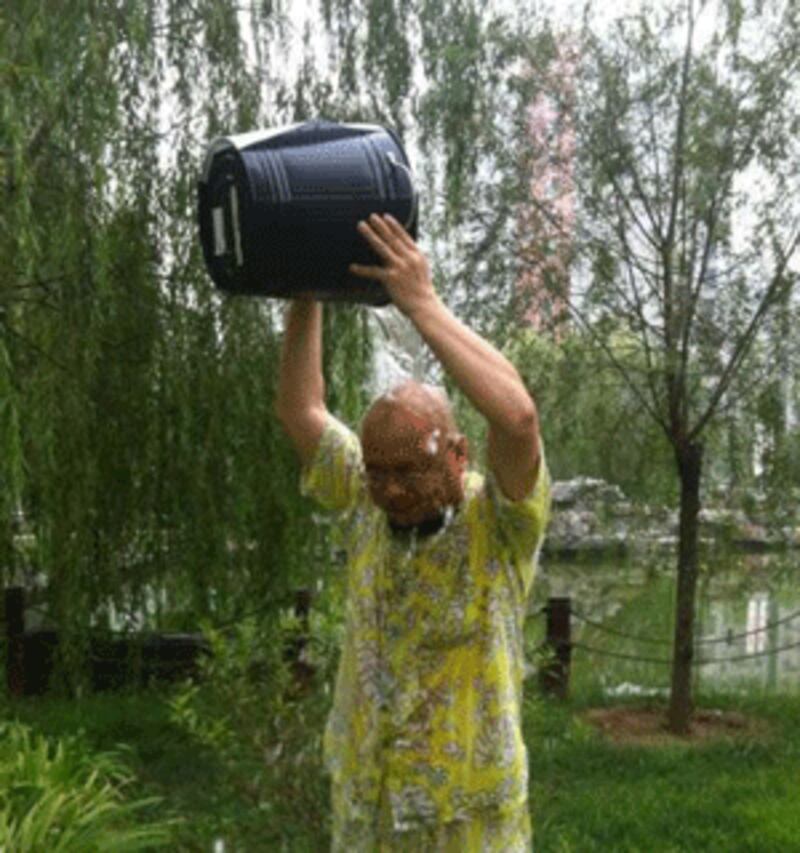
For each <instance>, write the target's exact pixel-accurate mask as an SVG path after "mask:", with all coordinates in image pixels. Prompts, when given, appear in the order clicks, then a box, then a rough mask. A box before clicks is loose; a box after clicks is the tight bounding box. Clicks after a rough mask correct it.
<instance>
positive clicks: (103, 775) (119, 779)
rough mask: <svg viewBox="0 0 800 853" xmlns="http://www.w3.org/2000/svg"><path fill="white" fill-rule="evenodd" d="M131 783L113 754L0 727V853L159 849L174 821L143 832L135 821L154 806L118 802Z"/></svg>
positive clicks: (17, 728)
mask: <svg viewBox="0 0 800 853" xmlns="http://www.w3.org/2000/svg"><path fill="white" fill-rule="evenodd" d="M131 781H132V777H131V776H130V774H129V772H128V771H127V769H126V767H125V765H124V763H123V761H122V759H121V757H120V756H119V755H117V754H114V753H99V754H98V753H95V754H91V753H89V752H88V751H87V750H86V748H85V747H84V745H83V744H81V743H80V742H79V741H78V739H76V738H74V737H69V738H62V739H59V740H58V741H56V742H55V743H51V742H50V741H48V740H47V739H46V738H44V737H42V736H41V735H35V734H32V733H31V731H30V729H29V728H28V727H27V726H25V725H23V724H21V723H18V722H0V850H9V851H12V850H20V851H22V850H48V849H53V850H59V851H63V853H93V851H97V853H101V851H102V852H104V851H107V850H113V851H115V853H123V851H132V850H147V849H152V848H153V847H156V846H160V845H162V844H165V843H166V842H167V841H169V839H170V837H171V825H172V824H173V823H174V821H165V822H164V821H162V822H160V823H155V822H151V823H149V824H148V823H145V824H142V818H141V816H140V815H139V814H137V813H138V812H140V811H141V810H142V809H146V808H147V807H149V806H150V805H152V804H154V803H156V802H157V801H158V800H157V798H147V799H140V800H138V801H133V802H124V797H123V788H124V787H125V786H127V785H128V784H129V783H130V782H131Z"/></svg>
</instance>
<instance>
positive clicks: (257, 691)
mask: <svg viewBox="0 0 800 853" xmlns="http://www.w3.org/2000/svg"><path fill="white" fill-rule="evenodd" d="M337 622H338V620H337V619H335V618H333V617H328V616H326V615H325V614H322V613H320V612H319V610H318V609H315V611H314V612H313V613H312V621H311V637H310V638H309V647H307V651H308V654H307V655H305V658H306V659H305V660H304V664H305V668H304V673H305V677H304V678H301V677H298V676H296V675H295V674H294V673H293V669H292V667H291V666H290V664H289V663H288V662H287V661H286V659H285V658H286V654H285V650H286V649H287V648H290V647H291V644H292V641H293V640H294V639H296V636H297V632H298V630H299V625H298V622H297V620H296V618H295V617H294V616H290V615H288V614H283V615H282V616H281V618H280V619H275V618H274V617H273V618H270V619H268V620H261V621H256V620H253V619H250V620H246V621H244V622H242V623H240V624H239V625H237V626H236V627H235V629H234V630H232V631H230V632H228V633H223V632H221V631H217V630H214V629H213V628H210V627H208V626H205V627H204V634H205V636H206V638H207V640H208V642H209V644H210V646H211V650H212V654H211V655H210V656H209V657H208V658H206V659H204V660H203V661H202V663H201V677H200V679H199V680H198V681H197V682H194V681H191V680H190V681H188V682H186V683H185V685H184V686H183V688H182V689H181V690H180V691H179V692H178V694H177V695H176V696H175V697H174V698H173V699H172V701H171V707H172V714H173V719H174V720H175V721H176V722H177V723H178V724H179V725H181V726H182V727H183V728H185V729H186V730H187V731H188V732H189V733H191V734H192V735H193V736H194V737H196V738H197V739H198V740H199V741H200V742H201V743H203V744H204V745H206V746H208V747H210V748H211V749H212V750H213V751H214V753H215V755H216V757H217V758H218V760H219V763H220V765H221V766H222V767H223V768H224V769H223V778H222V779H218V780H216V781H217V783H218V784H219V785H220V787H221V789H222V790H223V791H224V802H223V803H222V804H221V807H220V808H218V809H216V812H217V814H216V815H215V817H214V821H215V824H214V825H213V826H205V827H203V828H202V832H203V835H204V837H206V838H207V837H209V835H210V834H212V833H213V835H215V836H221V837H222V838H224V840H225V841H226V842H227V843H229V844H230V845H232V846H233V848H234V849H245V850H255V849H270V850H273V849H274V850H305V849H308V850H316V849H324V848H325V846H326V845H327V844H328V838H329V826H328V813H329V798H330V789H329V781H328V779H327V777H326V775H325V773H324V769H323V764H322V734H323V731H324V727H325V721H326V718H327V714H328V711H329V709H330V704H331V692H332V691H331V684H332V680H333V676H334V670H335V666H336V663H337V656H338V653H337V647H338V635H337V632H338V631H339V630H340V629H339V627H337ZM310 667H313V671H312V670H311V669H310ZM302 674H303V673H300V675H302ZM198 829H199V828H198Z"/></svg>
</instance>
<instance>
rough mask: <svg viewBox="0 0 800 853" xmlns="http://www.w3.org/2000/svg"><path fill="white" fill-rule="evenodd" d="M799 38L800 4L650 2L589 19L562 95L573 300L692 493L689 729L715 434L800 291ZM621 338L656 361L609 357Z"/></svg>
mask: <svg viewBox="0 0 800 853" xmlns="http://www.w3.org/2000/svg"><path fill="white" fill-rule="evenodd" d="M799 24H800V20H799V19H798V8H797V5H796V4H794V3H791V2H763V3H761V2H759V3H750V2H738V0H737V2H723V3H720V4H718V5H717V6H714V5H712V4H711V3H704V2H701V0H680V2H676V3H672V4H669V6H668V8H667V9H666V10H663V9H662V10H657V8H656V7H654V6H652V5H650V4H647V3H645V4H643V6H642V7H641V10H640V11H639V12H638V13H637V14H635V15H633V16H631V17H624V18H620V19H619V20H618V21H616V22H615V23H614V24H612V25H611V26H610V27H609V28H608V29H607V30H606V31H605V32H603V33H598V31H597V29H596V27H595V26H594V25H593V24H592V23H591V20H590V19H589V17H588V16H587V18H586V20H585V22H584V27H583V29H582V31H581V32H580V34H579V35H577V34H575V33H574V32H573V34H572V35H571V38H572V39H573V40H575V43H577V55H578V56H579V62H578V64H577V66H576V71H575V75H576V77H575V81H574V90H575V95H574V100H566V99H565V98H564V97H563V92H564V87H563V86H560V87H559V86H555V87H552V95H551V97H552V98H553V100H554V102H555V103H557V104H558V105H559V108H560V109H561V110H563V111H565V114H567V115H568V116H569V119H570V121H571V122H572V123H573V125H574V132H575V143H576V145H575V154H574V157H575V181H576V188H577V194H578V208H577V222H576V225H575V228H574V229H573V230H572V231H570V232H569V233H565V234H564V236H565V238H567V239H568V240H569V241H570V242H571V245H572V253H571V256H572V276H571V288H572V290H571V293H569V294H566V293H564V294H562V295H563V296H567V297H568V298H569V302H570V307H571V309H572V315H573V317H574V318H575V319H576V321H577V323H578V324H579V325H580V326H581V327H582V328H583V329H585V330H586V331H587V333H588V334H590V335H591V336H592V337H593V338H594V339H595V340H596V341H597V343H598V344H599V345H600V346H601V347H602V349H603V351H604V353H605V355H606V358H607V359H608V360H609V361H610V362H611V363H612V364H614V366H615V367H616V368H617V369H618V370H619V371H620V373H621V375H622V376H623V377H624V379H625V381H626V382H627V383H628V385H629V387H630V388H631V390H632V392H633V393H635V395H636V398H637V399H638V402H639V405H640V406H641V408H642V409H643V410H644V411H646V412H647V413H649V415H650V417H651V418H652V419H653V421H654V422H656V423H657V424H659V426H660V427H661V429H662V431H663V434H664V436H665V437H666V439H667V441H668V442H669V444H670V446H671V448H672V453H673V457H674V461H675V470H676V473H677V476H678V480H679V483H680V531H679V547H678V558H677V594H676V619H675V633H674V653H673V665H672V689H671V699H670V706H669V725H670V728H671V730H672V731H675V732H686V731H687V730H688V726H689V723H690V715H691V709H692V695H691V683H692V682H691V674H692V662H693V654H694V652H693V639H694V634H693V626H694V617H695V590H696V585H697V576H698V511H699V509H700V499H701V480H702V474H703V470H704V468H703V463H704V446H705V441H706V439H707V437H708V433H709V426H710V425H711V424H712V422H713V420H714V418H715V417H717V416H718V415H719V414H720V413H722V412H724V411H725V408H726V406H730V405H731V402H732V400H733V399H734V397H733V395H732V394H731V389H732V386H733V383H734V381H735V380H736V378H737V376H741V375H742V371H743V370H744V369H745V368H748V369H749V367H750V366H751V362H749V361H748V359H749V357H750V356H751V355H752V353H753V346H754V343H755V342H756V341H757V339H758V337H759V335H760V334H763V333H764V332H765V330H766V329H767V326H766V325H765V324H766V322H767V320H768V318H770V316H771V315H772V314H773V313H774V312H775V310H776V308H777V307H778V306H780V305H782V304H784V305H785V304H786V303H787V300H788V299H789V297H790V292H791V289H792V287H793V286H794V284H795V282H796V278H797V269H798V266H797V257H798V244H799V243H800V206H798V198H800V195H798V189H800V186H798V177H799V175H798V162H800V161H799V160H798V153H800V152H798V145H797V130H798V127H800V93H798V89H797V79H798V64H799V63H800V28H799V26H798V25H799ZM552 43H553V44H554V45H555V44H557V39H554V40H553V42H552ZM540 44H541V43H540ZM554 52H555V47H552V48H551V54H552V53H554ZM542 56H545V57H546V53H545V54H541V55H540V56H539V57H533V61H534V62H535V61H537V60H541V58H542ZM546 68H547V66H546V64H545V65H543V66H542V71H541V74H540V79H541V80H542V82H543V84H544V83H546V81H547V75H546V74H545V71H546ZM570 88H571V87H570ZM540 209H541V212H542V214H543V215H548V208H547V205H546V204H541V205H540ZM549 215H550V217H551V219H550V221H551V222H553V223H555V224H556V225H557V224H558V218H557V217H556V216H554V215H553V214H552V212H551V213H550V214H549ZM621 330H622V331H624V333H625V334H626V335H628V336H630V340H631V344H632V347H633V349H634V350H635V351H637V352H639V353H641V354H642V356H643V358H642V359H640V360H635V361H633V362H632V361H631V360H630V359H625V358H623V357H621V355H620V353H619V350H618V349H615V348H614V347H613V346H611V345H610V341H611V340H612V338H611V337H610V336H612V335H613V336H616V337H615V339H616V340H617V341H619V339H620V338H619V333H620V331H621ZM763 387H764V386H763V384H762V385H759V383H753V384H751V385H750V388H749V389H748V390H749V392H750V393H758V392H759V390H760V389H761V388H763Z"/></svg>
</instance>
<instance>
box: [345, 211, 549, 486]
mask: <svg viewBox="0 0 800 853" xmlns="http://www.w3.org/2000/svg"><path fill="white" fill-rule="evenodd" d="M359 230H360V232H361V233H362V235H363V236H364V237H365V239H366V240H367V241H368V242H369V243H370V245H371V246H372V247H373V249H374V250H375V251H376V253H377V254H378V255H379V256H380V257H381V258H382V259H383V261H384V266H381V267H363V266H358V265H355V264H354V265H352V266H351V270H352V272H354V273H356V274H357V275H362V276H364V277H367V278H374V279H377V280H379V281H381V282H383V284H384V286H385V287H386V289H387V290H388V291H389V294H390V296H391V297H392V301H393V302H394V304H395V305H396V306H397V307H398V308H399V309H400V311H402V312H403V313H404V314H405V315H406V316H407V317H408V318H409V319H410V320H411V322H412V323H413V324H414V326H415V327H416V329H417V331H418V332H419V333H420V335H421V336H422V337H423V339H424V340H425V342H426V343H427V344H428V346H429V347H430V348H431V349H432V350H433V352H434V353H435V354H436V356H437V358H438V359H439V361H440V362H441V363H442V365H443V366H444V368H445V370H447V372H448V373H449V374H450V376H452V378H453V379H454V380H455V382H456V384H457V385H458V386H459V388H461V390H462V391H463V392H464V394H466V396H467V397H468V398H469V400H470V401H471V402H472V404H473V405H474V406H475V408H476V409H478V411H479V412H481V414H482V415H483V416H484V417H485V418H486V420H487V421H488V422H489V438H488V453H489V464H490V465H491V467H492V471H493V472H494V475H495V477H496V478H497V482H498V483H499V485H500V488H501V489H502V490H503V493H504V494H505V495H506V497H508V498H509V499H510V500H512V501H518V500H521V499H522V498H524V497H526V496H527V495H528V494H530V492H531V490H532V489H533V486H534V484H535V482H536V478H537V474H538V469H539V462H540V452H539V421H538V415H537V411H536V405H535V404H534V401H533V399H532V398H531V396H530V394H529V393H528V391H527V389H526V388H525V385H524V383H523V381H522V379H521V377H520V375H519V373H518V372H517V370H516V368H515V367H514V365H513V364H511V362H510V361H509V360H508V359H507V358H505V356H503V355H502V354H501V353H500V352H499V351H498V350H497V349H496V348H495V347H493V346H492V345H491V344H490V343H489V342H488V341H486V340H484V339H483V338H482V337H481V336H480V335H478V334H476V333H475V332H473V331H472V330H471V329H469V328H468V327H467V326H465V325H464V324H463V323H462V322H461V321H460V320H458V318H456V317H455V316H454V315H453V314H452V312H451V311H450V310H449V309H448V308H447V306H446V305H445V304H444V303H443V302H442V301H441V300H440V299H439V297H438V295H437V294H436V291H435V289H434V287H433V281H432V279H431V275H430V268H429V265H428V261H427V258H426V257H425V255H424V253H423V252H422V251H421V250H420V249H419V247H418V246H417V244H416V243H415V242H414V240H413V239H412V238H411V236H410V235H409V234H408V233H407V232H406V230H405V229H404V228H403V227H402V226H401V225H400V224H399V223H398V222H397V221H396V220H394V219H393V218H392V217H390V216H388V215H387V216H386V217H384V218H381V217H378V216H373V217H370V221H369V223H368V224H366V223H364V224H361V225H359Z"/></svg>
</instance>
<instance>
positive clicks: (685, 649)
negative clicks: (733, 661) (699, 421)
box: [669, 443, 703, 734]
mask: <svg viewBox="0 0 800 853" xmlns="http://www.w3.org/2000/svg"><path fill="white" fill-rule="evenodd" d="M676 455H677V458H678V467H679V470H680V478H681V508H680V531H679V543H678V588H677V593H676V600H675V637H674V642H673V655H672V692H671V694H670V703H669V730H670V731H671V732H673V733H675V734H688V732H689V719H690V717H691V713H692V658H693V656H694V608H695V597H696V592H697V533H698V528H697V516H698V512H699V511H700V475H701V470H702V466H703V446H702V444H699V443H698V444H681V445H679V446H678V447H677V448H676Z"/></svg>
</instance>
